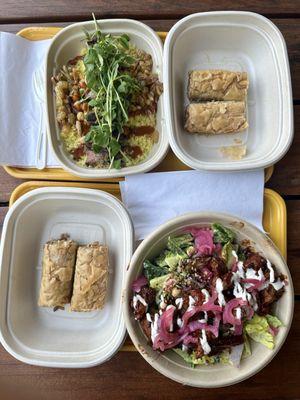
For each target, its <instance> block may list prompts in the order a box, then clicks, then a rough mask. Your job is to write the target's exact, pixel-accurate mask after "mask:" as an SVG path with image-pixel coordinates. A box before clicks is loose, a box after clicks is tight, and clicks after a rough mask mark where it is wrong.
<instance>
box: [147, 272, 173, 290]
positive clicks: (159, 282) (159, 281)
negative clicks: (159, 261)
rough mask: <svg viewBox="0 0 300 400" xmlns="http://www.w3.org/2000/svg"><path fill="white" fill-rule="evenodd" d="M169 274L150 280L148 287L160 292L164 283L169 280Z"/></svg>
mask: <svg viewBox="0 0 300 400" xmlns="http://www.w3.org/2000/svg"><path fill="white" fill-rule="evenodd" d="M169 276H170V274H167V275H163V276H158V277H156V278H153V279H151V281H150V287H152V288H153V289H156V290H162V288H163V285H164V283H165V281H166V280H167V279H168V278H169Z"/></svg>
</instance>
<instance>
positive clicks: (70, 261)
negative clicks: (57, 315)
mask: <svg viewBox="0 0 300 400" xmlns="http://www.w3.org/2000/svg"><path fill="white" fill-rule="evenodd" d="M77 247H78V245H77V243H76V242H74V241H73V240H69V239H68V238H67V237H65V238H61V239H59V240H50V241H49V242H47V243H46V244H45V245H44V253H43V266H42V268H43V269H42V280H41V287H40V294H39V301H38V305H39V306H41V307H55V308H56V307H63V306H64V305H65V304H67V303H69V302H70V300H71V296H72V286H73V276H74V267H75V258H76V250H77Z"/></svg>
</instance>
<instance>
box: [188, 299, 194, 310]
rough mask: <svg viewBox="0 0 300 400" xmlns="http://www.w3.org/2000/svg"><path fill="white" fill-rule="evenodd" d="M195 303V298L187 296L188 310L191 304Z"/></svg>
mask: <svg viewBox="0 0 300 400" xmlns="http://www.w3.org/2000/svg"><path fill="white" fill-rule="evenodd" d="M194 304H195V299H194V298H193V297H192V296H189V308H188V310H190V309H191V308H192V307H193V305H194Z"/></svg>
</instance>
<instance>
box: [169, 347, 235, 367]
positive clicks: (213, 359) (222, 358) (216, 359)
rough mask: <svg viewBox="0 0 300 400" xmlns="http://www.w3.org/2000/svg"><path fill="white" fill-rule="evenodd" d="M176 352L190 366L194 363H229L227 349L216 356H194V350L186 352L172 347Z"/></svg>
mask: <svg viewBox="0 0 300 400" xmlns="http://www.w3.org/2000/svg"><path fill="white" fill-rule="evenodd" d="M172 350H174V351H175V353H177V354H178V355H179V356H180V357H182V358H183V359H184V361H186V362H187V363H188V364H190V365H191V366H195V365H207V364H216V363H221V364H229V353H228V351H223V352H222V353H221V354H219V355H216V356H202V357H200V358H196V356H195V352H194V351H193V352H192V353H187V352H186V351H183V350H181V349H178V348H176V349H172Z"/></svg>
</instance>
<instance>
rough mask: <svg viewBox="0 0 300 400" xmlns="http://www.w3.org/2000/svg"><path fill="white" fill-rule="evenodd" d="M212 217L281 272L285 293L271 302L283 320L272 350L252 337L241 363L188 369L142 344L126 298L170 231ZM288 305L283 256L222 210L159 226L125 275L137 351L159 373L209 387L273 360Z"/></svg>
mask: <svg viewBox="0 0 300 400" xmlns="http://www.w3.org/2000/svg"><path fill="white" fill-rule="evenodd" d="M213 222H220V223H222V224H224V225H225V226H227V227H229V228H230V229H232V230H234V231H235V232H236V234H237V238H238V240H243V239H248V240H250V241H251V244H253V246H255V248H256V250H257V251H260V252H261V253H262V254H263V255H264V256H265V257H267V258H268V259H269V260H270V261H271V262H272V263H274V265H276V268H277V269H278V271H280V272H282V273H283V274H285V275H286V276H287V277H288V281H289V284H288V285H287V286H286V290H285V293H284V295H283V296H282V297H281V298H280V300H279V301H278V302H277V303H276V305H275V307H274V312H275V314H276V315H277V316H278V318H279V319H280V320H281V321H282V322H283V324H284V327H282V328H280V330H279V333H278V336H277V337H276V346H275V349H274V350H269V349H267V348H266V347H265V346H263V345H261V344H259V343H255V342H254V341H251V348H252V355H251V356H250V357H248V358H246V359H244V360H242V363H241V366H240V368H235V367H233V366H230V365H221V364H216V365H209V366H197V367H196V368H191V367H190V366H189V365H188V364H187V363H186V362H185V361H184V360H183V359H182V358H181V357H180V356H178V355H177V354H176V353H175V352H173V351H172V350H170V351H167V352H166V353H160V352H158V351H154V350H153V349H152V348H151V346H150V345H149V344H148V343H147V338H146V337H145V335H144V333H143V331H142V329H141V327H140V325H139V323H138V322H137V321H135V319H134V317H133V313H132V310H131V309H130V299H131V297H132V289H131V285H132V282H133V281H134V279H136V278H137V277H138V276H139V275H140V274H141V272H142V265H143V261H144V260H145V259H147V258H150V259H152V257H155V256H157V255H158V254H159V252H160V251H161V250H163V248H164V247H165V244H166V240H167V237H168V236H169V235H173V234H176V233H179V232H182V230H183V229H184V228H186V227H191V226H198V227H201V226H207V225H210V224H211V223H213ZM293 309H294V290H293V283H292V279H291V275H290V272H289V269H288V267H287V265H286V263H285V261H284V259H283V257H282V256H281V254H280V253H279V251H278V249H277V248H276V247H275V245H274V244H273V242H272V241H271V240H270V239H269V238H268V237H267V236H266V235H265V234H264V233H262V232H261V231H259V230H258V229H257V228H256V227H254V226H253V225H251V224H249V223H247V222H246V221H243V220H240V219H239V218H237V217H234V216H231V215H227V214H221V213H212V212H204V213H188V214H185V215H182V216H180V217H177V218H174V219H172V220H170V221H168V222H167V223H165V224H163V225H161V226H160V227H159V228H158V229H156V230H155V231H154V232H153V233H152V234H151V235H149V236H148V237H147V238H146V239H145V240H144V241H143V242H142V243H141V245H140V246H139V247H138V248H137V250H136V251H135V253H134V255H133V257H132V259H131V263H130V266H129V270H128V273H127V275H126V280H125V286H124V290H123V312H124V316H125V324H126V327H127V330H128V333H129V335H130V337H131V340H132V341H133V343H134V345H135V347H136V348H137V350H138V351H139V352H140V353H141V355H142V356H143V357H144V358H145V360H146V361H147V362H148V363H149V364H150V365H152V367H153V368H155V369H156V370H157V371H159V372H160V373H162V374H163V375H165V376H167V377H168V378H170V379H173V380H174V381H177V382H180V383H182V384H184V385H189V386H195V387H206V388H212V387H221V386H228V385H233V384H235V383H238V382H241V381H243V380H245V379H247V378H249V377H251V376H252V375H254V374H255V373H257V372H258V371H260V370H261V369H262V368H263V367H265V366H266V365H267V364H268V363H269V362H270V361H271V360H272V359H273V357H274V356H275V355H276V353H277V352H278V351H279V349H280V348H281V346H282V345H283V343H284V341H285V339H286V337H287V334H288V331H289V329H290V325H291V322H292V317H293Z"/></svg>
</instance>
